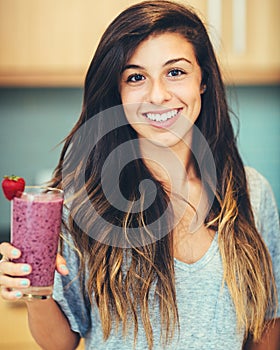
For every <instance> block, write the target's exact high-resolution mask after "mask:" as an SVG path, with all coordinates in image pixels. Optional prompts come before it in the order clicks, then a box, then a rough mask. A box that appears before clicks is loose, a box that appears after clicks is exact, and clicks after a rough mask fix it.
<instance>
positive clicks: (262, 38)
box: [0, 0, 280, 86]
mask: <svg viewBox="0 0 280 350" xmlns="http://www.w3.org/2000/svg"><path fill="white" fill-rule="evenodd" d="M235 1H238V2H239V3H240V1H241V0H192V1H191V0H190V1H188V2H187V3H189V4H190V5H192V6H193V7H194V8H196V9H198V11H199V13H200V14H201V16H202V18H203V19H204V21H205V23H206V25H207V27H208V28H209V31H210V32H211V35H212V37H213V41H214V42H215V43H216V45H215V46H216V50H217V55H218V58H219V60H220V61H221V64H222V67H223V72H224V77H225V81H226V82H227V83H235V84H271V83H272V84H274V83H279V82H280V44H279V34H280V21H279V20H278V16H279V14H280V1H279V0H266V1H263V0H243V3H245V8H246V12H245V23H244V26H245V27H244V28H245V29H244V32H243V33H242V32H241V34H240V36H241V37H242V36H243V37H244V38H243V39H244V40H243V41H245V47H244V48H243V50H241V51H240V50H238V52H237V51H236V47H235V44H234V40H235V38H236V35H234V33H235V31H236V30H237V31H238V30H239V32H240V27H239V25H237V26H236V16H235V17H234V16H233V6H234V2H235ZM136 2H138V1H137V0H135V1H131V0H118V1H114V0H102V1H94V0H81V1H78V0H59V1H57V0H48V1H45V0H24V1H23V0H0V50H1V51H0V85H1V86H82V84H83V80H84V77H85V73H86V70H87V67H88V65H89V63H90V60H91V58H92V55H93V52H94V50H95V49H96V46H97V44H98V41H99V39H100V36H101V35H102V33H103V31H104V30H105V28H106V27H107V25H108V24H109V23H110V22H111V20H112V19H113V18H114V17H115V16H116V15H117V14H118V13H119V12H121V11H122V10H123V9H124V8H125V7H127V6H128V5H130V4H133V3H136ZM181 2H183V3H186V1H182V0H181ZM241 2H242V1H241ZM211 13H212V14H213V13H214V15H215V16H216V20H215V21H216V22H218V27H219V28H216V27H215V26H216V25H217V23H211V21H210V20H212V17H211ZM217 14H218V15H217ZM243 17H244V16H243ZM234 18H235V19H234ZM241 18H242V16H241V15H240V19H241ZM214 19H215V18H214ZM237 19H238V18H237ZM208 22H210V23H209V24H208ZM243 22H244V21H243ZM237 34H238V33H237Z"/></svg>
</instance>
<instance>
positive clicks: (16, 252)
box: [12, 249, 19, 257]
mask: <svg viewBox="0 0 280 350" xmlns="http://www.w3.org/2000/svg"><path fill="white" fill-rule="evenodd" d="M12 256H14V257H17V256H19V250H18V249H13V250H12Z"/></svg>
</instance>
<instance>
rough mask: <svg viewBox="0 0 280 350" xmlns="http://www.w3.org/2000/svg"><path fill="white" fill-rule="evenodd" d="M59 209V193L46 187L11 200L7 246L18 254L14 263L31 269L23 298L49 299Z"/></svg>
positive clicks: (59, 220) (60, 198) (24, 193)
mask: <svg viewBox="0 0 280 350" xmlns="http://www.w3.org/2000/svg"><path fill="white" fill-rule="evenodd" d="M62 206H63V191H62V190H60V189H56V188H50V187H41V186H26V187H25V190H24V192H23V193H22V195H21V197H15V198H14V199H13V200H12V207H11V243H12V244H13V245H14V246H15V247H16V248H18V249H20V250H21V256H20V258H19V259H17V260H16V261H17V262H20V263H27V264H30V265H31V267H32V271H31V273H30V274H29V275H28V276H27V278H29V279H30V287H28V288H23V289H22V293H23V297H25V298H29V299H32V298H37V299H47V298H49V297H50V296H51V295H52V291H53V282H54V272H55V260H56V254H57V249H58V240H59V235H60V232H61V216H62Z"/></svg>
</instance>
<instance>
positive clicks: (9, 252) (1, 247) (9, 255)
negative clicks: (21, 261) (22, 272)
mask: <svg viewBox="0 0 280 350" xmlns="http://www.w3.org/2000/svg"><path fill="white" fill-rule="evenodd" d="M0 254H1V255H3V257H5V258H6V259H17V258H19V257H20V255H21V252H20V250H19V249H17V248H15V247H14V246H12V245H11V244H10V243H8V242H3V243H1V244H0Z"/></svg>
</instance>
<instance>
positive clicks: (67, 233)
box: [0, 1, 280, 350]
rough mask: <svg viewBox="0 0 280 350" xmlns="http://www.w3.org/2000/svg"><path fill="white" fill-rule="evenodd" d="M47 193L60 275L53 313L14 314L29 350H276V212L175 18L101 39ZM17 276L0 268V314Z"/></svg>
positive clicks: (153, 6)
mask: <svg viewBox="0 0 280 350" xmlns="http://www.w3.org/2000/svg"><path fill="white" fill-rule="evenodd" d="M52 185H53V186H57V187H62V188H63V189H64V190H65V192H66V194H67V208H65V217H64V226H65V229H64V238H63V240H62V249H61V254H62V255H63V257H64V258H65V259H66V263H67V266H68V269H69V270H67V268H66V267H65V261H64V260H63V258H62V257H61V256H58V263H57V269H58V272H60V274H57V276H56V284H55V291H54V296H53V299H50V300H34V301H32V302H28V301H27V302H26V303H27V307H28V314H29V324H30V329H31V332H32V334H33V336H34V338H35V339H36V340H37V342H38V343H39V344H40V345H41V346H42V347H43V348H44V349H74V348H75V347H76V346H77V344H78V342H79V339H80V337H84V338H85V343H86V348H87V349H133V348H135V349H171V348H175V349H215V350H217V349H236V350H237V349H242V348H243V345H244V344H245V341H246V339H247V337H248V336H249V338H250V340H248V342H247V344H246V345H244V346H246V347H247V348H249V349H264V348H265V349H267V348H269V349H274V350H276V349H277V346H278V345H279V343H278V341H279V336H278V334H279V319H278V318H279V309H278V308H277V295H276V294H277V291H276V288H277V287H278V288H279V283H280V282H279V272H278V271H277V270H276V266H277V263H279V249H280V248H279V223H278V213H277V210H276V205H275V201H274V199H273V194H272V193H271V189H270V186H269V185H268V183H267V182H266V180H265V179H264V178H263V177H262V176H261V175H260V174H258V173H257V172H256V171H255V170H254V169H244V166H243V163H242V160H241V158H240V155H239V153H238V150H237V148H236V143H235V138H234V134H233V129H232V125H231V122H230V118H229V112H228V107H227V102H226V98H225V91H224V86H223V83H222V79H221V74H220V71H219V67H218V65H217V61H216V58H215V54H214V52H213V48H212V46H211V43H210V41H209V38H208V35H207V32H206V30H205V28H204V26H203V24H202V22H201V21H200V19H199V18H198V17H197V15H195V14H194V13H193V12H192V11H191V10H190V9H188V8H186V7H184V6H182V5H179V4H176V3H174V2H169V1H147V2H143V3H139V4H136V5H134V6H131V7H130V8H128V9H127V10H125V11H124V12H122V13H121V14H120V15H119V16H118V17H117V18H116V19H115V20H114V21H113V22H112V23H111V24H110V25H109V27H108V29H107V30H106V31H105V33H104V35H103V37H102V38H101V41H100V44H99V46H98V48H97V51H96V53H95V55H94V57H93V60H92V62H91V65H90V67H89V70H88V73H87V77H86V81H85V89H84V100H83V108H82V112H81V116H80V118H79V120H78V122H77V124H76V125H75V127H74V128H73V130H72V131H71V133H70V134H69V136H68V137H67V138H66V141H65V144H64V148H63V150H62V154H61V158H60V161H59V164H58V166H57V168H56V171H55V175H54V178H53V181H52ZM0 252H1V253H2V254H3V255H5V256H6V257H8V258H12V257H13V258H15V257H17V256H19V254H20V252H19V251H18V250H15V249H14V248H13V247H12V246H11V245H9V244H7V243H4V244H2V245H1V246H0ZM12 253H14V255H13V254H12ZM277 259H278V260H277ZM19 265H20V264H18V265H17V264H14V263H11V262H3V263H2V264H0V269H1V273H2V275H1V277H0V283H1V285H2V296H3V297H4V298H6V299H9V300H12V299H16V298H17V297H21V294H17V292H15V291H13V292H11V291H10V289H9V288H11V287H15V286H19V285H20V281H21V278H15V277H20V276H23V275H26V272H21V271H20V267H21V266H19ZM273 268H274V269H275V271H274V272H273ZM27 278H28V276H27ZM272 319H275V320H276V321H275V323H271V322H268V320H272ZM50 320H51V322H50ZM266 326H267V329H268V331H267V332H264V329H265V328H266ZM277 336H278V338H277ZM260 340H261V342H260V343H258V344H256V343H255V342H259V341H260Z"/></svg>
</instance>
